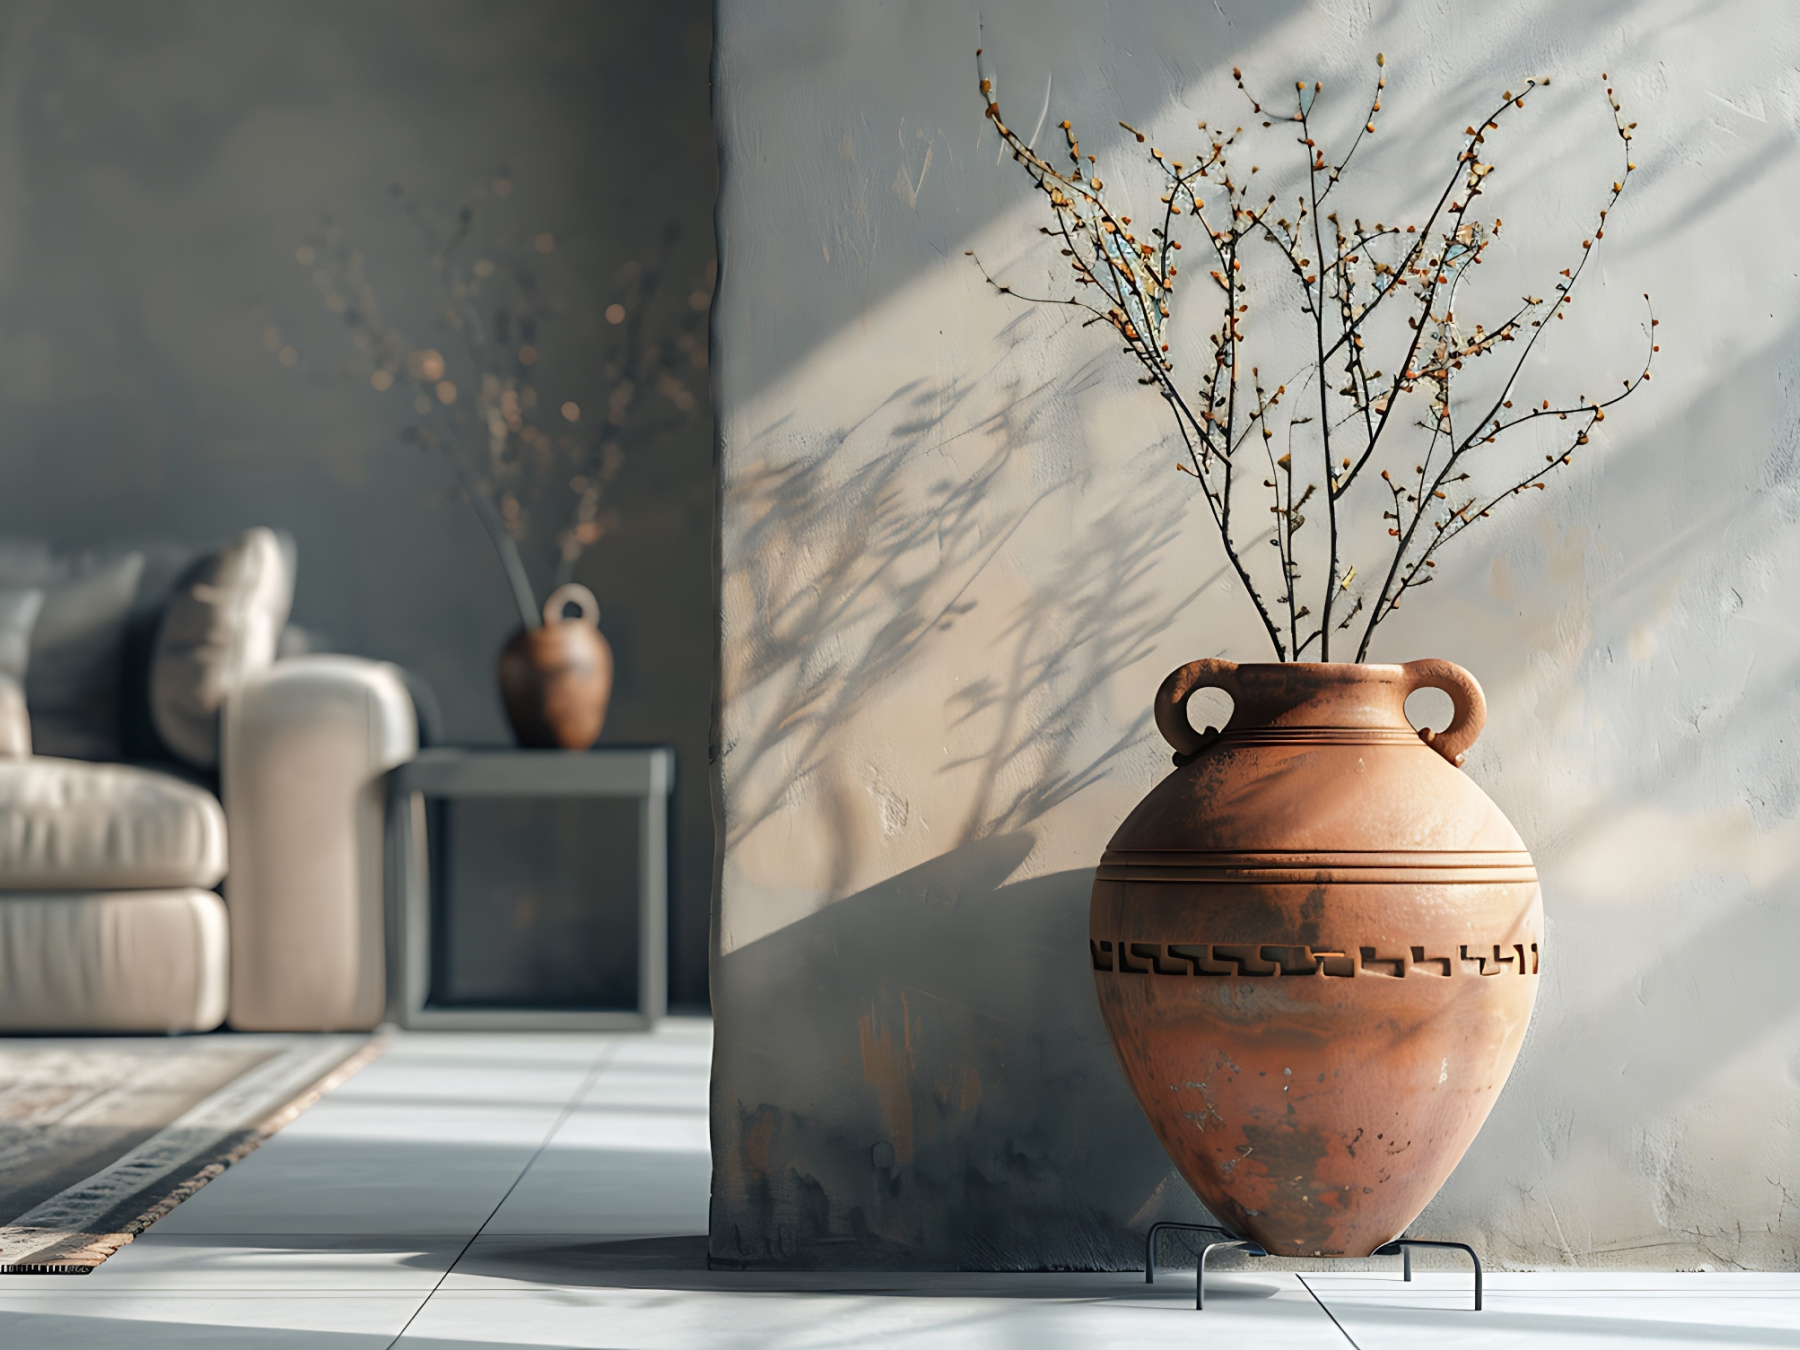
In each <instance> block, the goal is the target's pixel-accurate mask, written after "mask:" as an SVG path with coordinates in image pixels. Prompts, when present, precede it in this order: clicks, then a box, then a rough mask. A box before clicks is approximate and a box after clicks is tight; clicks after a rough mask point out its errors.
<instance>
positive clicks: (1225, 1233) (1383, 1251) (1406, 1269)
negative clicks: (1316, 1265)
mask: <svg viewBox="0 0 1800 1350" xmlns="http://www.w3.org/2000/svg"><path fill="white" fill-rule="evenodd" d="M1165 1228H1172V1229H1176V1230H1178V1231H1180V1232H1186V1233H1216V1234H1217V1235H1218V1238H1219V1240H1218V1241H1217V1242H1208V1243H1207V1244H1205V1245H1204V1246H1203V1247H1201V1248H1200V1258H1199V1260H1198V1261H1196V1262H1195V1264H1194V1307H1195V1309H1197V1310H1203V1309H1204V1308H1205V1307H1206V1258H1207V1257H1208V1256H1211V1255H1212V1254H1213V1252H1215V1251H1217V1250H1218V1249H1219V1248H1221V1247H1236V1248H1237V1249H1238V1250H1239V1251H1241V1252H1243V1253H1244V1254H1245V1255H1246V1256H1267V1255H1268V1253H1267V1252H1266V1251H1264V1250H1263V1249H1262V1247H1261V1246H1260V1245H1259V1244H1257V1243H1255V1242H1252V1241H1250V1240H1249V1239H1248V1238H1243V1237H1239V1236H1238V1235H1237V1234H1236V1233H1234V1232H1232V1231H1231V1230H1230V1229H1229V1228H1220V1227H1218V1226H1217V1225H1216V1224H1210V1223H1175V1222H1172V1221H1169V1220H1164V1221H1162V1222H1160V1223H1153V1224H1151V1225H1150V1232H1149V1234H1148V1236H1146V1237H1145V1239H1144V1283H1145V1284H1155V1283H1156V1235H1157V1234H1158V1233H1160V1232H1161V1231H1162V1230H1163V1229H1165ZM1413 1247H1446V1248H1450V1249H1452V1250H1455V1251H1459V1252H1467V1253H1468V1256H1469V1260H1470V1261H1471V1262H1473V1263H1474V1266H1475V1311H1476V1312H1480V1311H1481V1258H1480V1257H1479V1256H1477V1255H1475V1249H1474V1248H1473V1247H1471V1246H1469V1244H1468V1243H1466V1242H1438V1241H1436V1240H1434V1239H1431V1238H1395V1239H1394V1240H1393V1241H1392V1242H1389V1243H1387V1244H1385V1245H1384V1246H1381V1247H1377V1248H1376V1249H1375V1255H1376V1256H1398V1257H1399V1258H1400V1272H1401V1276H1402V1278H1403V1279H1406V1280H1408V1281H1410V1280H1411V1279H1412V1251H1411V1250H1410V1249H1411V1248H1413ZM1289 1259H1293V1258H1289Z"/></svg>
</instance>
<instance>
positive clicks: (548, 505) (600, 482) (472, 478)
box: [281, 178, 713, 627]
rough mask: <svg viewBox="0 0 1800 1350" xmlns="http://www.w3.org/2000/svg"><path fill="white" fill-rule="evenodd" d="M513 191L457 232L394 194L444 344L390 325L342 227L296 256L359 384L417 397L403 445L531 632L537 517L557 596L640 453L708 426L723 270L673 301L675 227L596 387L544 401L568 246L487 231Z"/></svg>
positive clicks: (327, 228) (501, 184) (616, 307)
mask: <svg viewBox="0 0 1800 1350" xmlns="http://www.w3.org/2000/svg"><path fill="white" fill-rule="evenodd" d="M511 186H512V185H511V183H510V182H509V181H508V180H507V179H505V178H498V179H495V180H494V181H493V182H492V183H489V184H483V185H482V186H481V187H480V188H478V189H477V191H476V192H475V194H474V195H473V196H472V197H471V198H470V199H469V200H468V201H467V202H465V203H464V204H463V205H462V206H461V207H460V208H459V209H458V210H457V211H456V213H455V215H454V217H453V218H452V219H451V220H450V221H449V222H448V223H442V222H439V221H437V220H435V219H434V218H433V216H432V213H431V212H430V211H429V210H428V209H427V208H426V207H425V205H424V204H423V203H422V202H421V201H420V200H419V199H418V197H417V196H415V195H414V194H412V193H411V192H409V191H407V190H406V189H404V188H403V187H401V186H399V185H396V186H395V187H394V189H393V192H394V197H395V200H396V202H397V204H398V205H399V206H400V208H401V209H402V210H403V211H404V212H405V213H406V214H407V216H408V217H409V218H410V219H411V220H412V222H413V224H414V225H415V226H416V228H417V230H418V234H419V237H420V239H421V240H422V241H423V243H424V245H425V248H426V250H427V257H428V261H429V265H430V269H431V272H432V275H433V277H434V278H435V280H436V282H437V287H438V295H437V302H436V310H437V313H436V316H435V320H434V325H435V327H436V328H437V330H438V336H437V337H436V339H435V344H436V345H433V344H432V343H421V342H414V341H412V340H411V339H410V338H409V337H408V336H406V335H405V334H403V333H401V332H400V331H399V330H398V329H397V328H395V327H393V326H391V325H390V324H388V323H387V322H386V321H385V320H384V319H383V317H382V312H381V307H380V305H379V303H378V301H377V298H376V294H375V287H374V285H373V284H371V281H370V279H369V277H368V275H367V274H366V271H365V259H364V257H363V255H362V254H361V253H360V252H359V251H358V250H356V249H355V248H354V247H352V246H351V245H350V243H349V242H347V241H346V240H345V239H344V238H343V236H342V233H341V231H339V230H338V229H337V228H336V227H335V226H333V225H332V224H330V223H329V222H327V223H326V224H325V225H324V226H322V227H321V228H320V230H319V231H317V233H316V234H315V236H314V237H313V238H312V239H310V240H309V241H308V242H307V243H306V244H305V245H303V246H302V247H301V248H300V249H299V250H298V252H297V255H296V256H297V257H298V259H299V261H300V263H301V264H302V265H303V266H306V267H310V268H312V269H313V271H312V279H313V282H314V284H315V285H316V287H317V288H318V290H319V293H320V298H321V299H322V300H323V302H324V304H325V306H326V308H328V309H329V310H331V311H332V312H333V313H336V314H339V315H341V316H342V317H343V319H344V321H345V322H346V324H347V325H348V326H349V329H350V332H351V337H352V341H353V343H354V346H355V356H354V357H353V358H352V359H351V360H350V361H349V362H348V363H347V364H346V367H345V370H346V373H348V374H350V375H351V376H353V377H354V378H356V379H358V380H367V381H368V383H369V384H370V385H371V386H372V387H373V388H374V389H376V390H377V391H380V392H386V391H388V390H397V391H399V392H401V393H407V392H410V393H411V394H412V404H411V413H412V414H413V417H412V420H411V421H410V422H409V423H408V425H407V426H406V427H405V428H404V429H403V430H402V432H401V438H402V439H403V440H405V441H407V442H409V443H411V444H415V445H418V446H419V447H421V448H422V449H424V450H427V451H429V452H433V453H436V454H440V455H442V456H443V458H444V460H445V461H446V462H447V463H448V465H449V466H450V468H451V470H452V472H453V473H454V474H455V476H456V481H457V483H458V486H459V487H460V489H461V490H462V492H463V494H464V495H465V496H466V497H467V499H468V501H469V505H470V506H471V508H472V509H473V510H474V511H475V514H476V516H477V518H478V519H479V520H480V522H481V524H482V527H483V528H484V529H485V530H486V532H487V535H488V538H489V540H490V542H491V543H492V544H493V546H494V549H495V551H496V553H497V555H498V556H499V560H500V563H501V565H502V567H503V568H504V570H505V573H506V577H507V582H508V585H509V586H510V588H511V590H512V594H513V599H514V602H515V604H516V605H517V607H518V610H519V616H520V618H521V620H522V621H523V623H524V624H525V626H526V627H534V626H536V625H537V624H538V623H540V622H541V615H540V610H539V606H538V603H537V599H536V592H535V588H534V587H533V585H532V582H531V578H530V573H529V569H528V568H527V566H526V563H525V561H524V558H523V557H522V556H521V553H520V549H519V545H520V544H521V543H526V542H530V541H532V539H533V536H534V533H536V529H537V517H538V516H540V515H543V516H546V517H549V521H547V522H546V523H547V524H548V523H550V522H555V523H554V524H551V528H552V529H553V531H554V535H553V540H542V539H540V540H539V541H538V542H540V543H541V544H543V543H553V544H554V553H553V555H552V557H551V558H547V559H546V561H547V562H549V563H550V567H551V570H552V579H551V584H550V587H548V588H547V589H555V588H556V587H558V586H560V585H562V584H563V583H564V582H567V581H569V580H570V579H571V577H572V576H573V573H574V570H575V564H576V563H577V561H578V560H579V559H580V557H581V555H582V552H583V550H585V549H586V548H588V547H589V546H590V545H592V544H594V543H596V542H598V540H599V539H600V537H601V536H602V535H603V534H604V533H605V532H606V531H607V530H608V529H609V528H610V527H611V526H612V525H613V524H614V523H615V519H616V517H615V514H614V513H613V512H612V511H611V510H610V509H609V506H608V503H607V491H608V489H609V487H611V486H612V485H613V484H614V483H615V481H616V480H617V478H618V475H619V473H620V471H621V469H622V468H623V467H624V465H625V464H626V462H627V460H628V458H629V457H630V455H632V454H633V453H635V452H638V451H640V450H642V449H644V448H645V447H647V446H649V445H651V444H653V443H654V442H655V441H656V439H657V438H659V437H661V436H663V435H665V434H667V433H669V432H670V431H672V430H675V429H677V428H679V427H680V426H682V425H683V424H685V423H687V422H688V421H689V420H690V419H692V418H693V417H695V416H697V415H698V414H699V411H700V408H701V404H702V402H703V400H704V397H705V381H706V365H707V350H706V341H705V330H704V325H705V322H706V316H707V312H708V310H709V309H710V307H711V304H712V285H713V269H712V268H711V267H709V268H708V269H707V272H706V273H705V275H704V276H700V277H695V278H693V279H692V282H691V284H690V286H689V287H688V289H687V294H686V295H685V296H681V297H675V298H670V299H667V300H664V299H663V298H662V297H661V296H660V294H659V292H661V290H662V288H663V287H664V284H665V282H666V280H667V279H668V272H669V268H670V266H671V264H672V261H673V257H674V249H675V244H676V242H677V237H678V234H679V231H678V229H677V227H676V226H674V225H669V226H667V227H666V228H665V229H664V230H663V231H662V234H661V238H660V240H659V241H658V245H657V252H656V254H655V256H654V257H653V258H652V260H651V261H650V262H649V263H648V264H647V265H646V264H643V263H639V262H637V261H635V260H634V261H628V262H626V263H624V264H623V265H622V266H621V267H620V268H619V269H618V271H617V273H616V274H615V276H614V278H613V283H614V286H615V287H616V290H615V292H614V294H613V296H612V297H610V299H609V301H608V303H606V304H605V306H604V307H603V310H602V317H603V318H604V319H605V322H606V325H607V327H606V330H605V331H606V332H607V334H608V335H609V337H610V339H611V340H610V342H609V343H608V345H607V347H606V349H605V352H604V356H603V358H602V359H601V360H600V361H598V362H595V363H593V364H592V365H591V366H589V365H588V364H587V363H584V365H583V369H582V371H581V378H582V379H583V381H584V386H583V387H582V388H581V389H579V390H575V389H565V390H561V391H559V392H558V394H556V395H551V394H547V393H544V392H542V391H541V390H540V388H539V385H538V382H537V377H538V375H539V372H540V370H541V369H542V367H541V365H540V362H542V361H543V359H544V350H543V348H544V343H545V339H546V336H547V335H548V334H549V333H550V332H551V331H552V330H553V329H554V328H555V323H556V319H557V318H558V306H557V305H556V303H555V302H554V301H553V300H552V299H551V298H550V297H549V296H548V295H547V294H546V287H545V286H544V285H542V284H541V280H540V275H539V273H540V270H541V268H542V267H543V265H544V263H545V262H546V261H547V259H548V255H550V254H552V253H553V252H554V251H555V249H556V247H557V241H556V239H555V237H554V236H553V235H551V234H548V233H537V234H533V235H530V236H529V237H527V236H526V235H525V234H523V233H519V232H516V231H510V230H508V229H507V228H506V227H505V226H504V225H503V224H501V223H498V222H494V221H490V220H488V219H486V216H488V215H497V214H498V212H497V211H495V210H494V208H495V206H496V205H497V203H498V201H499V200H501V199H504V198H505V197H506V196H508V195H510V193H511ZM293 352H294V349H293V348H291V347H289V348H283V349H282V352H281V355H282V360H283V362H284V364H290V365H291V364H294V363H295V360H294V359H291V358H290V354H292V353H293ZM572 373H573V372H569V371H563V372H561V374H562V376H563V377H564V378H568V377H569V376H570V375H571V374H572ZM696 390H698V391H699V392H698V393H697V392H696ZM548 552H549V550H547V549H542V548H540V550H539V553H540V554H544V553H548Z"/></svg>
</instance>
